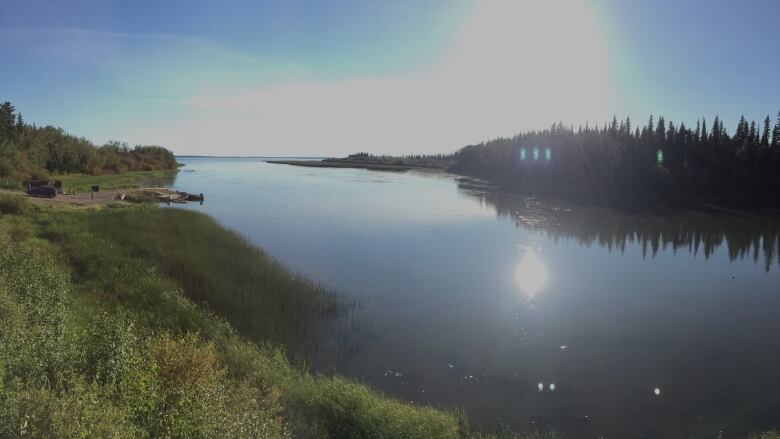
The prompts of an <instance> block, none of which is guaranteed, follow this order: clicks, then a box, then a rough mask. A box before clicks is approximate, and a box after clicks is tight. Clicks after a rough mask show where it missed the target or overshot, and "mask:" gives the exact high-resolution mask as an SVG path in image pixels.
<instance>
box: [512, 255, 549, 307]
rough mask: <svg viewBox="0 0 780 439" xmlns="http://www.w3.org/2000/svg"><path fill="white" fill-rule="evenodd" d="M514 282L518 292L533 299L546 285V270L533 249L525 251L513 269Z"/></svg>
mask: <svg viewBox="0 0 780 439" xmlns="http://www.w3.org/2000/svg"><path fill="white" fill-rule="evenodd" d="M515 282H517V286H518V287H519V288H520V292H521V293H523V295H524V296H525V297H526V298H528V299H533V298H534V297H536V295H537V294H538V293H539V292H540V291H541V290H542V289H544V287H545V285H546V284H547V269H546V268H545V266H544V262H542V260H541V258H539V256H538V255H537V254H536V251H534V249H533V248H529V249H528V250H526V251H525V253H524V254H523V256H522V257H521V258H520V260H519V261H518V263H517V266H516V267H515Z"/></svg>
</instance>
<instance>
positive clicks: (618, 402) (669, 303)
mask: <svg viewBox="0 0 780 439" xmlns="http://www.w3.org/2000/svg"><path fill="white" fill-rule="evenodd" d="M180 161H182V162H184V163H186V164H187V166H186V167H185V168H183V171H182V172H180V173H179V175H178V177H177V180H176V182H175V186H176V187H178V188H180V189H182V190H186V191H190V192H204V193H205V194H206V202H205V204H204V205H202V206H199V205H197V204H190V205H187V206H186V208H191V209H197V210H201V211H205V212H206V213H208V214H210V215H212V216H213V217H215V218H216V219H217V220H218V221H219V222H220V223H222V224H223V225H225V226H227V227H230V228H232V229H235V230H237V231H239V232H240V233H242V234H243V235H245V236H246V237H247V238H249V239H250V240H251V241H252V242H254V243H256V244H257V245H259V246H261V247H263V248H264V249H266V250H267V251H268V252H269V253H270V254H271V255H273V256H274V257H276V258H277V259H279V260H280V261H282V262H283V263H285V264H286V265H288V266H289V267H290V268H291V269H293V270H295V271H299V272H301V273H303V274H305V275H307V276H309V277H311V278H312V279H315V280H317V281H319V282H322V283H324V284H326V285H329V286H332V287H333V288H335V289H338V290H340V291H343V292H344V293H346V294H347V295H349V296H350V297H354V298H357V299H358V300H359V302H360V303H361V304H362V309H361V312H362V313H363V315H364V316H365V322H366V323H365V324H364V325H363V326H364V327H363V328H362V329H361V330H360V332H361V334H360V335H359V336H356V337H355V340H354V345H353V346H350V347H351V348H350V349H344V351H343V352H341V353H339V355H338V356H337V357H336V358H337V359H335V360H333V361H331V362H329V363H328V364H326V365H320V367H321V368H322V369H323V370H334V369H335V370H336V371H337V372H339V373H342V374H345V375H349V376H352V377H356V378H358V379H360V380H362V381H364V382H366V383H369V384H370V385H371V386H373V387H375V388H378V389H381V390H383V391H385V392H387V393H388V394H390V395H393V396H394V397H397V398H399V399H403V400H406V401H411V402H414V403H415V404H434V405H437V406H440V407H452V406H460V407H463V408H465V410H466V412H467V413H468V415H469V417H470V418H471V419H472V422H473V423H475V424H477V425H482V426H487V427H489V426H495V425H498V424H505V425H508V426H510V427H512V428H513V429H516V430H532V429H536V428H539V429H554V430H557V431H561V432H564V433H566V434H568V435H570V436H572V437H594V438H595V437H598V436H599V435H603V436H605V437H716V436H717V434H718V432H719V431H723V432H724V437H731V436H733V435H735V434H739V433H741V432H743V431H745V430H747V429H758V428H764V429H766V428H770V427H780V342H779V341H778V338H779V336H780V263H779V262H778V261H779V260H780V255H779V254H778V251H779V250H778V236H779V235H778V234H779V233H780V220H778V218H777V217H767V216H752V215H741V214H738V213H728V212H708V211H698V212H691V211H670V210H666V211H657V210H656V211H652V212H634V213H625V212H618V211H615V210H609V209H602V208H591V207H584V206H570V205H567V204H565V203H552V202H540V201H535V200H533V199H529V198H526V197H520V196H516V195H509V194H501V193H498V192H495V191H491V190H489V189H486V188H484V187H480V186H479V185H474V184H472V183H467V182H459V181H458V180H456V178H455V177H454V176H450V175H444V174H430V173H411V172H410V173H388V172H375V171H367V170H358V169H317V168H304V167H294V166H286V165H272V164H267V163H264V162H263V161H262V160H261V159H213V158H208V159H207V158H182V159H180Z"/></svg>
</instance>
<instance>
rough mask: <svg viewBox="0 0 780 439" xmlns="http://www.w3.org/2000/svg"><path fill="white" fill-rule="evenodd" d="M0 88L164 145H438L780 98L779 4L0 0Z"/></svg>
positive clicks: (266, 148) (25, 103)
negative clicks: (562, 125)
mask: <svg viewBox="0 0 780 439" xmlns="http://www.w3.org/2000/svg"><path fill="white" fill-rule="evenodd" d="M0 7H1V8H0V85H1V87H0V100H10V101H11V102H13V103H14V104H15V105H16V106H17V109H19V110H20V111H21V112H22V113H23V115H24V116H25V119H26V120H27V121H28V122H34V123H37V124H39V125H45V124H54V125H58V126H62V127H63V128H65V129H66V130H67V131H69V132H72V133H74V134H77V135H83V136H86V137H87V138H89V139H91V140H93V141H95V142H98V143H103V142H105V141H106V140H108V139H117V140H124V141H127V142H129V143H131V144H135V143H149V144H161V145H164V146H168V147H170V148H172V149H173V150H174V151H175V152H176V153H178V154H211V155H276V156H280V155H317V156H320V155H342V154H346V153H350V152H355V151H369V152H375V153H392V154H401V153H410V152H450V151H453V150H455V149H457V148H459V147H461V146H464V145H466V144H469V143H476V142H479V141H482V140H487V139H490V138H494V137H498V136H506V135H511V134H514V133H516V132H518V131H521V130H525V129H531V128H544V127H548V126H549V125H550V124H552V123H553V122H556V121H559V120H560V121H563V122H564V123H567V124H569V123H573V124H575V125H576V124H579V123H581V122H585V121H591V123H593V122H598V123H603V122H604V121H606V120H607V119H610V118H611V117H612V115H613V114H615V115H617V116H618V117H620V118H622V117H625V116H626V115H629V116H631V118H632V120H633V121H634V122H635V123H637V122H639V123H646V120H647V118H648V117H649V115H650V114H651V113H653V114H658V113H663V114H664V115H665V116H666V117H667V119H668V118H671V119H673V120H674V121H675V122H679V121H685V122H694V121H695V119H696V118H697V117H699V116H701V115H705V116H707V118H708V120H711V119H712V118H713V116H714V115H715V114H716V113H718V114H720V115H721V117H724V118H725V121H726V127H727V129H729V130H730V131H732V132H733V129H734V127H733V125H734V123H735V122H736V119H737V118H738V117H739V115H740V114H743V113H744V114H745V116H746V117H748V118H754V119H763V117H765V116H766V115H767V114H770V115H772V118H773V119H774V115H776V114H777V111H778V110H779V109H780V25H778V23H777V21H778V17H780V1H776V0H764V1H759V0H756V1H725V0H709V1H706V2H701V1H693V0H689V1H680V0H667V1H652V2H649V1H640V0H609V1H608V0H604V1H595V0H594V1H586V0H582V1H580V0H565V1H564V0H561V1H552V0H539V1H530V0H529V1H523V0H496V1H491V0H482V1H474V2H469V1H461V0H448V1H438V0H422V1H421V0H392V1H391V0H388V1H378V0H376V1H374V0H335V1H327V2H325V1H319V0H309V1H293V0H278V1H256V0H246V1H230V2H227V1H226V2H217V1H212V0H166V1H124V0H115V1H109V0H83V1H78V0H74V1H64V0H61V1H60V0H49V1H45V0H26V1H11V0H0Z"/></svg>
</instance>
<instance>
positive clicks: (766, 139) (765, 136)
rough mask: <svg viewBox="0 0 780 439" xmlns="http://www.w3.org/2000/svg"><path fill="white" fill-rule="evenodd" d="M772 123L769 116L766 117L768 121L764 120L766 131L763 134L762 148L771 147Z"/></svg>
mask: <svg viewBox="0 0 780 439" xmlns="http://www.w3.org/2000/svg"><path fill="white" fill-rule="evenodd" d="M770 123H771V121H770V119H769V115H767V116H766V119H764V129H763V130H762V133H761V147H762V148H768V147H769V124H770Z"/></svg>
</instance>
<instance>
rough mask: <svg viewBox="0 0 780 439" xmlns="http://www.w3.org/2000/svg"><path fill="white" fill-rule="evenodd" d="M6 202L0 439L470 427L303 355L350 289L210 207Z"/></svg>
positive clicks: (440, 434) (365, 433)
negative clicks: (227, 225) (296, 352)
mask: <svg viewBox="0 0 780 439" xmlns="http://www.w3.org/2000/svg"><path fill="white" fill-rule="evenodd" d="M0 212H2V215H1V216H0V382H1V383H2V386H1V387H0V437H9V438H14V437H264V438H282V437H321V438H326V437H345V438H385V437H386V438H392V437H403V438H463V437H470V436H472V434H471V433H469V432H468V429H467V428H466V427H465V423H464V421H463V420H462V417H459V416H458V415H457V413H455V412H445V411H441V410H437V409H433V408H426V407H416V406H412V405H408V404H404V403H401V402H398V401H395V400H392V399H389V398H386V397H384V396H382V395H381V394H379V393H377V392H374V391H371V390H370V389H368V388H367V387H365V386H363V385H360V384H358V383H355V382H352V381H349V380H346V379H342V378H327V377H318V376H314V375H311V374H309V373H307V372H305V371H303V370H301V369H299V368H296V367H293V366H291V364H290V362H289V361H288V359H287V356H286V355H285V353H284V351H283V349H282V348H281V347H280V346H281V345H283V344H285V343H290V342H291V339H290V338H289V336H288V334H287V332H288V331H290V333H292V334H296V336H298V337H306V336H308V335H310V332H309V331H312V330H316V329H317V327H316V324H315V325H314V326H307V325H308V324H307V325H302V324H301V323H300V322H303V321H311V322H316V321H318V319H320V318H321V317H322V316H323V313H324V314H327V313H328V312H332V311H333V309H334V307H335V306H337V305H336V298H335V297H334V296H333V295H332V294H331V293H328V292H327V291H325V290H323V289H321V288H319V287H318V286H316V285H314V284H312V283H311V282H309V281H307V280H304V279H300V278H298V277H296V276H293V275H291V274H289V273H288V272H287V271H286V270H285V269H284V268H283V267H281V266H279V265H278V264H276V263H275V262H274V261H273V260H271V259H270V258H269V257H268V256H266V255H265V254H263V253H262V252H261V251H260V250H258V249H257V248H255V247H252V246H251V245H249V244H247V243H246V242H244V241H243V240H242V239H241V238H240V237H238V236H236V235H234V234H232V233H230V232H227V231H225V230H224V229H222V228H221V227H219V226H218V225H217V224H216V223H214V222H213V221H211V220H210V219H208V218H207V217H205V216H204V215H200V214H197V213H192V212H186V211H181V210H164V209H159V208H156V207H143V206H140V207H139V206H135V207H124V208H116V209H112V208H105V207H103V208H88V209H80V210H77V209H73V208H62V207H60V208H53V207H43V206H37V205H32V204H30V203H27V202H25V200H23V199H21V198H19V197H13V198H11V197H0ZM250 317H251V318H250ZM228 322H230V323H228ZM474 437H478V436H474Z"/></svg>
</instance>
